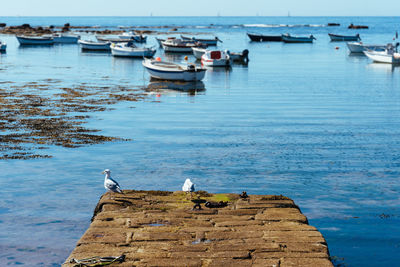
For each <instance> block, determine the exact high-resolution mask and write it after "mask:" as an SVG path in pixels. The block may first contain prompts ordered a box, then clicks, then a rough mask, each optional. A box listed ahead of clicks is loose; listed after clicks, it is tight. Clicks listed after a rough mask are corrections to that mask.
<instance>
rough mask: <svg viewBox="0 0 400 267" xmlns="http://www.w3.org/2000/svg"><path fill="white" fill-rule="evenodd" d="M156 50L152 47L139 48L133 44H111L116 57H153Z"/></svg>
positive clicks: (112, 52)
mask: <svg viewBox="0 0 400 267" xmlns="http://www.w3.org/2000/svg"><path fill="white" fill-rule="evenodd" d="M155 53H156V49H154V48H150V47H137V46H136V45H134V44H133V42H128V43H125V44H114V43H113V44H111V54H112V55H113V56H115V57H152V56H154V54H155Z"/></svg>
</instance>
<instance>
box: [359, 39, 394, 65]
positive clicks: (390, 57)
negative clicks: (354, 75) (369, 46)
mask: <svg viewBox="0 0 400 267" xmlns="http://www.w3.org/2000/svg"><path fill="white" fill-rule="evenodd" d="M398 46H399V43H397V44H396V46H394V45H392V44H388V45H387V47H386V49H385V51H373V50H367V51H364V54H365V55H366V56H367V57H369V58H370V59H372V60H373V61H374V62H378V63H388V64H400V53H398V52H397V47H398Z"/></svg>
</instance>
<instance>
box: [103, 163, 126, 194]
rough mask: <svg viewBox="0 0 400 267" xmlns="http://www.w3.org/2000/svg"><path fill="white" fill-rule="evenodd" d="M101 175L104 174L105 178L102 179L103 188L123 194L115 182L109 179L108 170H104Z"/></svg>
mask: <svg viewBox="0 0 400 267" xmlns="http://www.w3.org/2000/svg"><path fill="white" fill-rule="evenodd" d="M102 173H103V174H106V177H104V188H105V189H107V191H112V192H116V193H121V194H123V193H122V191H121V189H120V188H119V184H118V183H117V181H115V180H114V179H113V178H111V171H110V170H109V169H105V170H104V171H103V172H102Z"/></svg>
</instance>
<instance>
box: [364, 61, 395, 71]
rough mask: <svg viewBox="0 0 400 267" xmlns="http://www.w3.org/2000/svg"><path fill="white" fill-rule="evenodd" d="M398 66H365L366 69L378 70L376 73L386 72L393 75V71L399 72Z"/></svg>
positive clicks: (384, 64)
mask: <svg viewBox="0 0 400 267" xmlns="http://www.w3.org/2000/svg"><path fill="white" fill-rule="evenodd" d="M399 67H400V65H396V64H387V63H377V62H372V63H369V64H368V65H367V68H369V69H373V70H378V71H386V72H388V73H393V72H394V71H395V70H397V71H398V70H399V69H400V68H399Z"/></svg>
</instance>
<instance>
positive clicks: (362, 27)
mask: <svg viewBox="0 0 400 267" xmlns="http://www.w3.org/2000/svg"><path fill="white" fill-rule="evenodd" d="M347 28H348V29H368V26H366V25H354V24H353V23H351V24H350V25H349V26H348V27H347Z"/></svg>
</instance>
